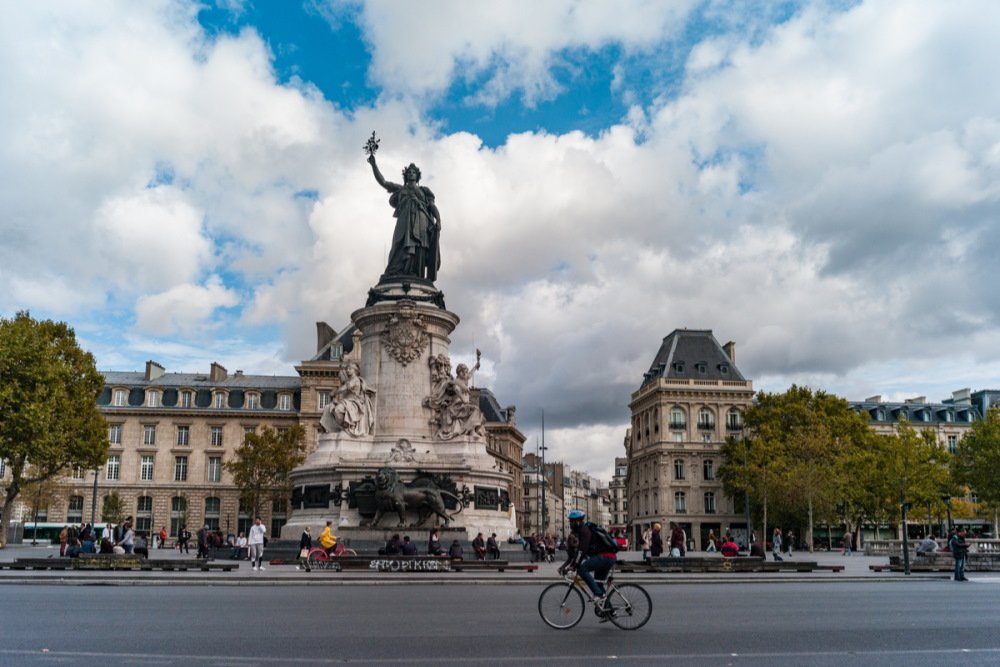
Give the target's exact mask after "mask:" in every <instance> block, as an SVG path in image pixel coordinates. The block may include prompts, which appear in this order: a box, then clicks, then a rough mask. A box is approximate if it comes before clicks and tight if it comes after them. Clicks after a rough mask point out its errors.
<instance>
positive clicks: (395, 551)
mask: <svg viewBox="0 0 1000 667" xmlns="http://www.w3.org/2000/svg"><path fill="white" fill-rule="evenodd" d="M384 551H385V555H386V556H398V555H400V554H402V553H403V543H402V542H400V541H399V533H395V534H394V535H393V536H392V537H391V538H390V539H389V541H388V542H386V543H385V549H384Z"/></svg>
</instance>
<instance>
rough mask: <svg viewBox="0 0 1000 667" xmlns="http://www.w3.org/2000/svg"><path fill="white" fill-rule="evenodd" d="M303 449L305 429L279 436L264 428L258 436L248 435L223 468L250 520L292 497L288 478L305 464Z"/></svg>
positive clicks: (284, 432) (296, 429) (282, 433)
mask: <svg viewBox="0 0 1000 667" xmlns="http://www.w3.org/2000/svg"><path fill="white" fill-rule="evenodd" d="M305 447H306V446H305V429H303V428H302V427H301V426H292V427H291V428H289V429H288V430H287V431H282V432H281V433H279V432H277V431H275V430H274V429H273V428H271V427H269V426H265V427H264V428H262V429H261V431H260V433H247V435H246V438H245V439H244V441H243V444H242V445H240V446H239V447H238V448H237V449H236V451H235V452H234V455H235V456H234V458H233V460H232V461H226V462H225V463H224V464H223V466H224V467H225V469H226V470H227V471H229V472H230V473H231V474H232V475H233V483H234V484H236V487H237V488H238V489H239V490H240V500H242V501H243V502H244V503H245V504H246V506H247V507H249V508H250V509H251V510H252V512H253V516H260V515H261V514H262V513H263V511H262V510H263V507H264V503H265V502H267V501H274V500H284V499H287V498H288V497H289V496H290V495H291V490H292V489H291V481H290V479H289V475H290V474H291V472H292V470H294V469H295V468H296V467H298V466H300V465H301V464H302V462H303V461H305V460H306V453H305Z"/></svg>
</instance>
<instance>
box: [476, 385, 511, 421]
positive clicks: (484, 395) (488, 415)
mask: <svg viewBox="0 0 1000 667" xmlns="http://www.w3.org/2000/svg"><path fill="white" fill-rule="evenodd" d="M476 391H478V392H479V411H480V412H482V413H483V417H484V418H485V419H486V421H488V422H506V421H507V408H501V407H500V401H498V400H497V397H496V396H494V395H493V392H492V391H490V390H489V389H487V388H485V387H476Z"/></svg>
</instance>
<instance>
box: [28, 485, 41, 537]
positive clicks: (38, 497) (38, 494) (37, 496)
mask: <svg viewBox="0 0 1000 667" xmlns="http://www.w3.org/2000/svg"><path fill="white" fill-rule="evenodd" d="M41 502H42V485H41V482H39V483H38V490H37V491H36V492H35V530H34V532H33V533H32V534H31V546H33V547H35V546H38V505H39V504H41Z"/></svg>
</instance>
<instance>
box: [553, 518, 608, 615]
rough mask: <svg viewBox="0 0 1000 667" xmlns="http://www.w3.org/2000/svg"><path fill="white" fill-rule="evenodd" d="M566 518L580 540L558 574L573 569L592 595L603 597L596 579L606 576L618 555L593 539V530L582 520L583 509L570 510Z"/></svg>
mask: <svg viewBox="0 0 1000 667" xmlns="http://www.w3.org/2000/svg"><path fill="white" fill-rule="evenodd" d="M566 518H568V519H569V527H570V530H571V531H572V532H573V534H574V535H576V537H577V538H578V539H579V540H580V546H579V547H578V548H577V549H576V553H574V554H573V555H572V556H569V557H568V558H567V559H566V562H565V563H563V564H562V565H561V566H560V567H559V574H565V573H566V572H567V571H568V570H571V569H575V570H576V573H577V574H578V575H580V578H581V579H583V581H584V583H585V584H587V588H589V589H590V592H591V593H593V594H594V597H597V598H603V597H604V584H603V583H601V582H600V581H597V579H602V580H603V579H606V578H607V576H608V573H609V572H611V568H612V567H614V565H615V561H616V560H617V558H618V557H617V555H616V554H615V552H613V551H610V550H608V549H607V547H605V546H604V545H603V544H601V543H600V542H599V541H598V540H596V539H594V535H593V532H592V531H591V530H590V528H589V527H588V526H587V524H586V523H585V522H584V519H586V518H587V515H586V514H585V513H584V512H583V511H581V510H571V511H570V512H569V514H567V515H566ZM595 576H596V579H595Z"/></svg>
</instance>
